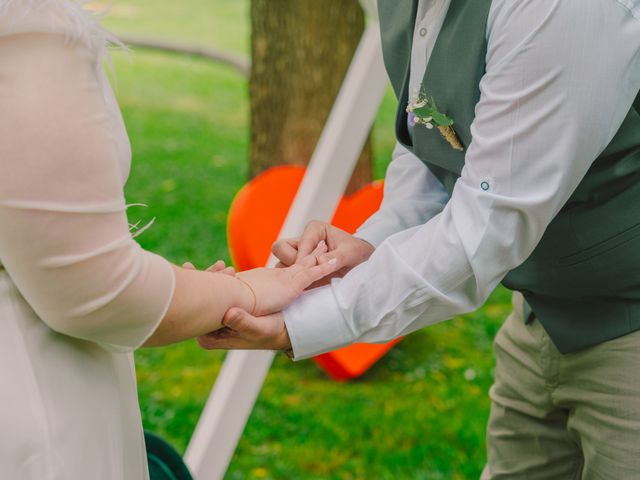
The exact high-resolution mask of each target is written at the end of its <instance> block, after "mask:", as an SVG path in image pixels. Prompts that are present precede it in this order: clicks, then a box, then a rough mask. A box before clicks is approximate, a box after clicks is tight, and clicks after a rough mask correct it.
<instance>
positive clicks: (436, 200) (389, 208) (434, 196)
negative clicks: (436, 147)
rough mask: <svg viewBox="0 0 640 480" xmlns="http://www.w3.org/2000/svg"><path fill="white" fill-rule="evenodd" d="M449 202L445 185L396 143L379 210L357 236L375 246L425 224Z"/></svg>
mask: <svg viewBox="0 0 640 480" xmlns="http://www.w3.org/2000/svg"><path fill="white" fill-rule="evenodd" d="M448 200H449V195H448V194H447V192H446V190H445V189H444V187H443V186H442V183H440V181H439V180H438V179H437V178H436V177H435V176H434V175H433V173H431V170H429V168H428V167H427V166H426V165H425V164H424V163H423V162H421V161H420V159H419V158H418V157H416V156H415V155H414V154H413V153H411V152H410V151H409V150H407V149H406V148H405V147H403V146H402V145H400V144H399V143H396V146H395V148H394V150H393V157H392V160H391V163H390V164H389V168H387V173H386V175H385V179H384V197H383V200H382V204H381V205H380V209H379V210H378V211H377V212H376V213H374V214H373V215H372V216H371V217H369V219H368V220H367V221H366V222H365V223H363V224H362V226H361V227H360V228H359V229H358V231H357V232H356V233H355V236H356V237H359V238H362V239H363V240H366V241H367V242H369V243H370V244H372V245H374V246H378V245H380V243H382V241H383V240H385V239H386V238H387V237H389V236H391V235H393V234H394V233H398V232H400V231H402V230H405V229H407V228H410V227H414V226H416V225H422V224H423V223H426V222H427V221H428V220H429V219H431V218H432V217H433V216H435V215H436V214H438V213H440V211H442V209H443V208H444V205H445V204H446V203H447V201H448Z"/></svg>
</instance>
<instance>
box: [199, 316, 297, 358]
mask: <svg viewBox="0 0 640 480" xmlns="http://www.w3.org/2000/svg"><path fill="white" fill-rule="evenodd" d="M222 324H223V325H224V328H222V329H220V330H216V331H215V332H212V333H209V334H207V335H203V336H201V337H198V343H199V344H200V346H201V347H202V348H204V349H207V350H214V349H216V350H217V349H222V350H290V349H291V340H289V334H288V333H287V328H286V326H285V323H284V318H283V316H282V313H274V314H272V315H266V316H264V317H254V316H253V315H250V314H249V313H247V312H245V311H244V310H242V309H240V308H231V309H229V311H227V313H226V314H225V316H224V319H223V320H222Z"/></svg>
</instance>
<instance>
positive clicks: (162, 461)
mask: <svg viewBox="0 0 640 480" xmlns="http://www.w3.org/2000/svg"><path fill="white" fill-rule="evenodd" d="M144 441H145V443H146V446H147V462H148V463H149V478H150V479H151V480H193V477H192V476H191V473H189V469H188V468H187V466H186V465H185V464H184V462H183V461H182V457H181V456H180V454H179V453H178V452H176V450H175V449H174V448H173V447H172V446H171V445H169V444H168V443H167V442H165V441H164V440H163V439H162V438H160V437H158V436H157V435H154V434H152V433H149V432H144Z"/></svg>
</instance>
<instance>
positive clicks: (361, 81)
mask: <svg viewBox="0 0 640 480" xmlns="http://www.w3.org/2000/svg"><path fill="white" fill-rule="evenodd" d="M386 85H387V76H386V73H385V71H384V65H383V62H382V50H381V45H380V34H379V30H378V24H377V22H375V21H373V22H370V23H369V25H368V26H367V28H366V30H365V32H364V34H363V37H362V40H361V42H360V45H359V46H358V49H357V50H356V53H355V55H354V59H353V61H352V63H351V66H350V67H349V71H348V72H347V75H346V77H345V80H344V83H343V85H342V88H341V90H340V93H339V94H338V97H337V99H336V102H335V104H334V107H333V110H332V112H331V114H330V115H329V118H328V120H327V124H326V125H325V128H324V130H323V133H322V135H321V137H320V139H319V141H318V145H317V147H316V150H315V152H314V154H313V157H312V159H311V162H310V163H309V168H308V170H307V173H306V175H305V177H304V179H303V181H302V184H301V186H300V189H299V190H298V193H297V195H296V198H295V200H294V203H293V205H292V207H291V210H290V211H289V214H288V216H287V219H286V221H285V223H284V226H283V228H282V230H281V232H280V236H281V237H291V236H297V235H299V234H300V233H301V232H302V230H303V229H304V226H305V225H306V224H307V222H308V221H310V220H312V219H318V220H325V221H328V220H330V219H331V217H332V216H333V213H334V211H335V209H336V207H337V205H338V202H339V200H340V197H341V196H342V193H343V192H344V189H345V187H346V186H347V183H348V181H349V178H350V177H351V173H352V172H353V169H354V167H355V164H356V162H357V159H358V157H359V156H360V152H361V150H362V147H363V145H364V142H365V140H366V138H367V135H368V133H369V131H370V129H371V125H372V124H373V121H374V119H375V116H376V113H377V111H378V108H379V106H380V102H381V100H382V97H383V95H384V91H385V87H386ZM274 264H275V262H274V259H273V258H271V259H270V260H269V263H268V265H270V266H273V265H274ZM273 357H274V354H273V353H272V352H264V351H258V352H256V351H235V352H233V351H232V352H229V353H228V354H227V357H226V359H225V362H224V365H223V367H222V370H221V371H220V374H219V376H218V378H217V380H216V383H215V385H214V387H213V391H212V393H211V395H210V396H209V399H208V401H207V404H206V406H205V409H204V411H203V414H202V416H201V418H200V420H199V422H198V425H197V426H196V429H195V431H194V433H193V437H192V438H191V442H190V443H189V446H188V448H187V452H186V454H185V461H186V463H187V465H188V466H189V468H190V469H191V471H192V473H193V475H194V477H195V478H196V480H218V479H221V478H223V476H224V473H225V472H226V470H227V468H228V466H229V462H230V461H231V457H232V456H233V452H234V451H235V449H236V446H237V444H238V441H239V439H240V435H241V434H242V431H243V430H244V427H245V425H246V422H247V419H248V418H249V415H250V414H251V411H252V409H253V406H254V404H255V401H256V398H257V396H258V394H259V393H260V389H261V388H262V384H263V383H264V380H265V378H266V375H267V372H268V371H269V367H270V365H271V363H272V361H273Z"/></svg>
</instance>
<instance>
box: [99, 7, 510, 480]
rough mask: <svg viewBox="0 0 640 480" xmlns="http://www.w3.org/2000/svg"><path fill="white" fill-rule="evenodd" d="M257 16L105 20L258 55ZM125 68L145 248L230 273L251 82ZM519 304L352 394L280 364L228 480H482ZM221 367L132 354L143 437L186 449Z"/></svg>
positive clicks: (162, 59) (119, 82)
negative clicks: (501, 360) (498, 377)
mask: <svg viewBox="0 0 640 480" xmlns="http://www.w3.org/2000/svg"><path fill="white" fill-rule="evenodd" d="M248 13H249V2H248V0H182V1H180V2H176V1H167V0H128V1H125V0H116V1H114V2H113V4H112V6H111V12H110V14H109V16H108V17H107V18H106V19H105V21H104V23H105V25H107V26H108V27H109V28H111V29H112V30H113V31H115V32H117V33H135V34H137V35H154V36H161V37H163V38H172V39H176V40H181V41H188V42H196V43H201V44H207V45H211V46H215V47H218V48H222V49H225V50H227V51H232V52H236V53H238V54H244V55H247V56H248V55H249V51H248V48H249V47H248V45H249V18H248ZM114 63H115V68H116V72H117V73H116V80H115V83H116V93H117V96H118V98H119V101H120V105H121V107H122V111H123V114H124V118H125V122H126V124H127V128H128V131H129V136H130V138H131V143H132V148H133V169H132V173H131V177H130V180H129V183H128V185H127V188H126V193H127V200H128V201H129V202H130V203H132V202H142V203H146V204H148V205H149V208H146V209H142V208H136V209H132V210H130V212H129V217H130V220H131V221H134V222H135V221H138V220H143V221H145V220H149V219H150V218H153V217H155V218H156V223H155V225H154V226H153V227H152V228H151V229H150V230H148V231H147V232H145V233H144V234H143V235H142V236H141V237H140V238H139V240H140V243H141V244H142V245H143V246H144V247H145V248H148V249H150V250H153V251H155V252H157V253H160V254H162V255H164V256H166V257H167V258H168V259H170V260H171V261H173V262H175V263H182V262H184V261H186V260H192V261H194V263H196V265H198V266H200V267H204V266H206V265H208V264H210V263H211V262H212V261H214V260H216V259H218V258H222V259H225V260H227V261H228V260H229V254H228V250H227V245H226V214H227V210H228V207H229V204H230V202H231V200H232V198H233V196H234V194H235V192H237V191H238V189H239V188H240V187H241V186H242V185H243V184H244V182H245V181H246V174H247V155H248V153H247V152H248V93H247V89H248V87H247V81H246V79H244V78H242V77H241V76H240V75H239V74H237V73H236V72H235V71H233V70H232V69H230V68H228V67H224V66H221V65H216V64H212V63H210V62H206V61H203V60H196V59H189V58H185V57H179V56H175V55H165V54H161V53H150V52H144V51H138V52H134V54H133V56H132V57H131V58H130V59H127V58H126V57H125V56H124V55H122V54H121V53H115V54H114ZM393 111H394V99H393V97H392V96H391V95H390V94H389V95H387V97H386V99H385V101H384V103H383V106H382V109H381V112H380V115H379V117H378V120H377V122H376V125H375V129H374V148H375V172H376V176H377V177H382V176H383V175H384V170H385V168H386V166H387V164H388V160H389V157H390V154H391V149H392V146H393ZM508 302H509V295H508V294H507V292H506V291H504V290H503V289H499V290H498V291H497V292H496V293H494V295H493V296H492V298H491V301H490V302H489V303H488V304H487V305H486V306H485V307H484V308H483V309H481V310H480V311H478V312H476V313H474V314H471V315H467V316H466V317H464V318H456V319H454V320H452V321H449V322H444V323H442V324H439V325H437V326H434V327H431V328H429V329H425V330H423V331H420V332H417V333H415V334H413V335H411V336H409V337H407V338H406V339H404V340H403V341H402V342H401V343H400V344H399V345H398V346H396V347H395V348H394V349H393V350H392V351H391V352H390V353H389V354H388V355H387V356H386V357H385V358H383V359H382V360H381V361H380V362H379V363H378V364H377V365H375V366H374V367H373V368H372V369H371V370H370V371H369V372H368V373H367V374H366V375H365V376H364V377H362V378H361V379H359V380H357V381H355V382H351V383H348V384H338V383H335V382H332V381H330V380H328V379H327V377H326V376H325V374H324V373H323V372H322V371H321V370H319V369H318V368H317V367H316V366H315V364H314V363H313V362H311V361H306V362H300V363H292V362H290V361H289V360H288V359H286V358H284V357H283V356H280V355H279V356H278V357H277V358H276V361H275V362H274V365H273V367H272V369H271V372H270V373H269V376H268V378H267V381H266V383H265V385H264V389H263V390H262V393H261V395H260V397H259V399H258V402H257V404H256V407H255V409H254V411H253V414H252V416H251V418H250V420H249V422H248V425H247V428H246V430H245V432H244V435H243V437H242V440H241V442H240V444H239V446H238V449H237V452H236V454H235V456H234V458H233V460H232V463H231V466H230V469H229V471H228V474H227V476H226V478H228V479H245V478H247V479H253V478H256V479H257V478H260V479H269V478H273V479H402V478H407V479H409V478H411V479H472V478H478V476H479V473H480V471H481V469H482V466H483V464H484V458H485V453H484V429H485V423H486V419H487V414H488V408H489V402H488V399H487V390H488V388H489V386H490V385H491V381H492V374H493V355H492V353H491V343H492V339H493V337H494V335H495V332H496V330H497V329H498V327H499V325H500V323H501V321H502V319H503V318H504V317H505V315H506V314H507V313H508V311H509V305H508ZM223 359H224V353H222V352H205V351H202V350H200V349H199V348H198V347H197V345H196V344H195V342H185V343H183V344H181V345H176V346H172V347H167V348H163V349H155V350H141V351H139V352H137V354H136V362H137V368H138V381H139V391H140V405H141V408H142V412H143V419H144V424H145V428H147V429H149V430H152V431H154V432H156V433H159V434H160V435H162V436H164V437H165V438H167V439H168V440H170V441H171V442H172V443H173V444H174V445H175V446H176V447H177V448H178V449H179V450H180V451H184V449H185V448H186V445H187V443H188V441H189V438H190V435H191V432H192V431H193V428H194V426H195V424H196V422H197V420H198V416H199V414H200V412H201V409H202V407H203V405H204V402H205V400H206V398H207V396H208V394H209V392H210V389H211V386H212V385H213V382H214V381H215V378H216V375H217V373H218V371H219V368H220V366H221V363H222V361H223Z"/></svg>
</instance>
